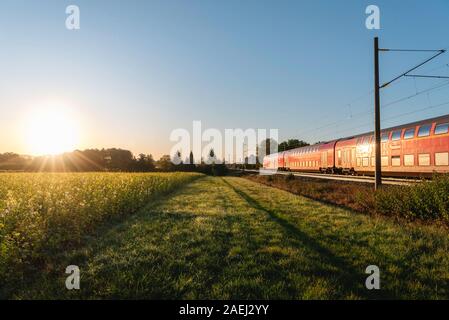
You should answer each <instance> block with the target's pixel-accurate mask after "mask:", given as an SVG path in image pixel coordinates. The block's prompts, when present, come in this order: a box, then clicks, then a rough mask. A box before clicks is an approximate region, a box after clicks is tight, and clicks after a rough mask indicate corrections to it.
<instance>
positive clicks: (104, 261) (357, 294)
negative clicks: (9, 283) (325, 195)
mask: <svg viewBox="0 0 449 320" xmlns="http://www.w3.org/2000/svg"><path fill="white" fill-rule="evenodd" d="M448 252H449V237H448V233H447V229H444V228H441V227H436V226H424V225H420V224H416V223H415V224H412V223H407V224H405V223H401V224H399V223H397V222H395V221H393V220H392V219H390V218H382V217H372V216H368V215H363V214H357V213H354V212H352V211H349V210H346V209H342V208H339V207H336V206H332V205H325V204H322V203H320V202H316V201H313V200H309V199H306V198H303V197H301V196H296V195H293V194H291V193H288V192H285V191H282V190H278V189H274V188H270V187H267V186H263V185H260V184H257V183H255V182H252V181H248V180H246V179H241V178H235V177H225V178H219V177H202V178H200V179H197V180H195V181H194V182H191V183H190V184H184V185H183V186H182V187H180V188H177V189H176V190H175V191H174V192H173V193H171V194H167V195H165V196H162V197H158V200H157V201H152V202H149V203H148V205H147V206H145V207H144V208H142V209H140V210H139V211H137V212H136V213H135V214H133V215H129V216H126V217H123V218H121V219H120V220H118V221H110V222H108V223H106V224H103V225H102V226H101V227H100V228H98V229H97V230H96V232H95V233H92V234H90V235H89V236H86V237H84V238H83V240H82V241H81V244H80V245H79V246H78V247H76V248H73V249H69V250H58V251H55V252H54V253H53V255H52V259H51V263H49V264H48V265H46V266H45V268H43V269H42V270H41V271H39V272H35V273H34V274H32V275H30V276H29V277H27V278H24V279H22V280H21V281H20V282H17V283H16V286H15V290H14V291H13V292H10V294H9V296H8V297H9V298H52V299H53V298H77V299H79V298H82V299H85V298H89V299H91V298H107V299H110V298H124V299H130V298H137V299H146V298H148V299H153V298H162V299H201V298H202V299H231V298H235V299H248V298H257V299H334V298H335V299H381V298H387V299H441V298H445V299H448V298H449V255H448ZM72 264H74V265H78V266H79V267H80V270H81V289H80V290H71V291H69V290H67V289H66V288H65V278H66V276H67V275H66V274H65V273H64V271H65V267H66V266H67V265H72ZM373 264H374V265H377V266H378V267H379V268H380V275H381V290H367V289H366V288H365V279H366V277H367V276H368V275H367V274H365V268H366V267H367V266H368V265H373Z"/></svg>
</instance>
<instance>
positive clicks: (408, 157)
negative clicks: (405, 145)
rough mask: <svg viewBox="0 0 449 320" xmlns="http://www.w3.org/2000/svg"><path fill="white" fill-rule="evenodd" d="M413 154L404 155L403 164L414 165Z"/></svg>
mask: <svg viewBox="0 0 449 320" xmlns="http://www.w3.org/2000/svg"><path fill="white" fill-rule="evenodd" d="M414 165H415V156H414V155H413V154H406V155H404V166H414Z"/></svg>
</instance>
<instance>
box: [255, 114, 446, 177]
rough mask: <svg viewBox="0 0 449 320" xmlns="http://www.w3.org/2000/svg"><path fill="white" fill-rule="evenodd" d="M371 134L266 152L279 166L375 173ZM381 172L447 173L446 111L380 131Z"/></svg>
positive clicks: (290, 168) (316, 170)
mask: <svg viewBox="0 0 449 320" xmlns="http://www.w3.org/2000/svg"><path fill="white" fill-rule="evenodd" d="M374 155H375V144H374V134H373V132H369V133H366V134H360V135H357V136H353V137H347V138H341V139H337V140H333V141H330V142H327V143H320V144H316V145H313V146H307V147H302V148H296V149H292V150H289V151H284V152H281V153H277V154H272V155H270V156H267V162H266V161H265V160H264V167H265V164H266V163H267V165H269V161H268V159H270V161H271V162H273V163H277V164H278V169H281V170H290V171H304V172H323V173H324V172H326V173H347V174H374V168H375V157H374ZM381 166H382V174H383V175H391V176H429V175H432V174H433V173H435V172H437V173H449V115H446V116H442V117H438V118H433V119H427V120H422V121H417V122H413V123H409V124H405V125H401V126H396V127H392V128H388V129H384V130H382V131H381Z"/></svg>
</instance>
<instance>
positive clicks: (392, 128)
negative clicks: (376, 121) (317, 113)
mask: <svg viewBox="0 0 449 320" xmlns="http://www.w3.org/2000/svg"><path fill="white" fill-rule="evenodd" d="M440 121H447V122H449V114H446V115H444V116H439V117H435V118H429V119H425V120H419V121H415V122H410V123H406V124H401V125H398V126H394V127H389V128H385V129H381V130H380V131H381V133H383V132H385V131H393V130H399V129H404V128H407V127H414V126H417V125H420V124H423V123H429V122H432V123H433V122H440ZM373 134H374V131H369V132H365V133H361V134H357V135H354V136H348V137H344V138H340V139H338V140H348V139H353V138H359V137H364V136H367V135H373ZM336 140H337V139H336Z"/></svg>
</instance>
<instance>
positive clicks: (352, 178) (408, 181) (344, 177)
mask: <svg viewBox="0 0 449 320" xmlns="http://www.w3.org/2000/svg"><path fill="white" fill-rule="evenodd" d="M244 171H245V172H253V173H260V172H259V170H244ZM262 174H263V172H262ZM274 174H276V175H289V174H293V175H294V176H295V177H305V178H314V179H327V180H337V181H349V182H359V183H372V184H374V177H369V176H348V175H338V174H326V173H308V172H286V171H278V172H276V173H274ZM420 181H421V180H417V179H404V178H387V177H385V178H382V183H383V184H388V185H412V184H415V183H418V182H420Z"/></svg>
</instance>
